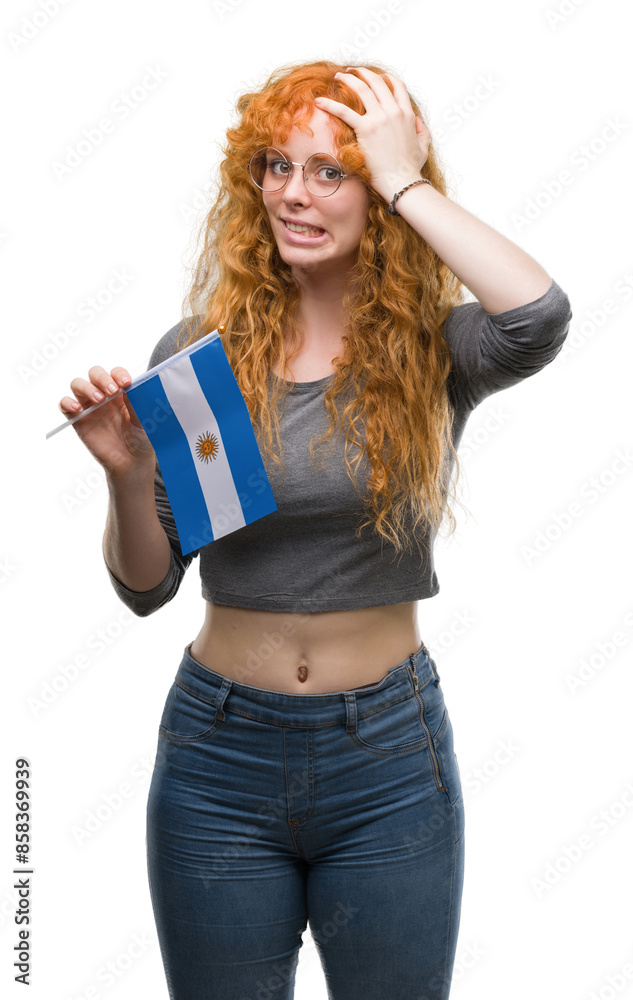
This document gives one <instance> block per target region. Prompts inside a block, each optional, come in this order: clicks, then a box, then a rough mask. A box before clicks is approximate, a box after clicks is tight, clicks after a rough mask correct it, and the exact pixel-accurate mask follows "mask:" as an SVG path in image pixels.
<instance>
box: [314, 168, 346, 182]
mask: <svg viewBox="0 0 633 1000" xmlns="http://www.w3.org/2000/svg"><path fill="white" fill-rule="evenodd" d="M319 174H320V176H321V180H324V181H337V180H338V179H339V178H340V177H341V171H340V170H337V168H336V167H321V169H320V170H319Z"/></svg>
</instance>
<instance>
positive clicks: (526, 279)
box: [316, 66, 552, 313]
mask: <svg viewBox="0 0 633 1000" xmlns="http://www.w3.org/2000/svg"><path fill="white" fill-rule="evenodd" d="M354 72H355V73H357V74H358V76H352V74H351V73H348V72H346V73H337V74H336V77H339V78H340V79H341V81H342V82H343V83H345V84H347V85H348V86H349V87H350V88H351V89H352V90H354V91H356V93H357V94H358V96H359V97H360V98H361V100H362V101H363V104H364V105H365V114H364V115H359V114H358V113H357V112H356V111H353V110H352V109H351V108H349V107H347V105H345V104H342V103H341V102H339V101H334V100H332V99H330V98H327V97H324V98H317V99H316V103H317V105H318V107H319V108H321V109H322V110H323V111H326V112H328V113H329V114H332V115H335V116H336V117H337V118H340V119H342V120H343V121H344V122H346V123H347V124H348V125H349V126H350V128H353V129H354V131H355V132H356V138H357V140H358V143H359V145H360V146H361V148H362V150H363V152H364V154H365V164H366V167H367V169H368V170H369V173H370V175H371V185H372V187H373V188H374V190H375V191H376V192H377V193H378V194H379V195H381V197H383V198H384V199H385V201H386V202H387V203H388V204H390V203H391V201H392V199H393V197H394V195H395V194H397V193H398V192H399V191H401V190H402V189H403V188H404V187H407V185H408V184H411V183H413V181H419V180H420V172H421V170H422V167H423V166H424V163H425V162H426V160H427V158H428V150H429V144H430V140H431V134H430V132H429V130H428V129H427V127H426V125H425V124H424V122H423V121H422V120H421V118H419V117H418V116H417V115H416V114H415V113H414V111H413V108H412V106H411V101H410V99H409V97H408V94H407V90H406V87H405V86H404V84H403V83H402V81H401V80H399V79H398V78H397V77H395V76H392V75H391V74H390V73H387V74H385V75H386V76H388V77H389V79H390V80H391V83H392V86H393V88H394V93H393V94H392V93H391V91H390V90H389V88H388V86H387V84H386V82H385V80H384V79H383V76H382V75H378V74H377V73H374V72H373V71H372V70H368V69H367V68H366V67H362V66H356V67H354ZM396 211H397V212H398V214H399V215H401V216H402V218H403V219H405V220H406V222H408V224H409V225H410V226H412V227H413V229H415V231H416V232H417V233H419V234H420V236H421V237H422V238H423V239H424V240H426V241H427V243H428V244H429V246H431V247H432V248H433V249H434V250H435V252H436V253H437V255H438V257H440V259H441V260H443V261H444V263H445V264H446V265H447V267H449V268H450V269H451V271H452V272H453V274H454V275H455V276H456V277H457V278H459V280H460V281H461V282H462V283H463V284H464V285H465V286H466V287H467V288H468V289H470V291H471V292H472V293H473V295H474V296H475V297H476V298H477V299H478V301H479V302H480V303H481V305H482V306H483V308H484V309H485V310H486V312H488V313H500V312H506V311H507V310H509V309H515V308H517V307H518V306H522V305H526V304H527V303H528V302H533V301H534V300H535V299H538V298H540V297H541V296H542V295H544V294H545V292H546V291H547V290H548V289H549V288H550V286H551V284H552V280H551V278H550V276H549V275H548V273H547V271H545V270H544V269H543V268H542V267H541V265H540V264H537V262H536V261H535V260H534V259H533V258H532V257H530V255H529V254H527V253H525V251H523V250H521V249H520V248H519V247H518V246H516V244H514V243H513V242H512V241H511V240H508V239H506V237H505V236H502V235H501V234H500V233H498V232H496V230H494V229H492V228H491V227H490V226H488V225H487V224H486V223H485V222H481V221H480V220H479V219H477V218H475V216H474V215H471V214H470V212H467V211H466V210H465V209H463V208H460V206H459V205H457V204H455V202H452V201H450V199H448V198H445V197H444V195H443V194H441V193H440V192H439V191H436V190H435V189H434V188H433V187H432V186H431V185H430V184H417V185H416V186H415V187H412V188H410V189H409V190H408V191H406V192H405V193H404V194H403V195H401V196H400V198H398V201H397V203H396Z"/></svg>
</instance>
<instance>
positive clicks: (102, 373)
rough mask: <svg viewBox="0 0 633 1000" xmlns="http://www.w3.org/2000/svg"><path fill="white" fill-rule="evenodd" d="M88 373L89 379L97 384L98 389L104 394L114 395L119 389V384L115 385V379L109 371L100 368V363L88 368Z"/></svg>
mask: <svg viewBox="0 0 633 1000" xmlns="http://www.w3.org/2000/svg"><path fill="white" fill-rule="evenodd" d="M88 375H89V376H90V381H91V382H92V383H93V384H94V385H96V386H97V388H98V389H101V391H102V392H103V393H104V395H106V396H114V394H115V392H118V391H119V388H120V386H118V385H117V383H116V381H115V380H114V379H113V378H112V375H111V374H110V372H108V371H106V370H105V368H102V367H101V365H94V366H93V367H92V368H90V369H89V370H88Z"/></svg>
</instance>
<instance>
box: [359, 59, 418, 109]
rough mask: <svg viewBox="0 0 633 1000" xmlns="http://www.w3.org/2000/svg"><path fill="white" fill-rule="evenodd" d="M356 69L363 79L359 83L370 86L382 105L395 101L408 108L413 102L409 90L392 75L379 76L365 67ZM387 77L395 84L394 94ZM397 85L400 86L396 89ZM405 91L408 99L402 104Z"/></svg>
mask: <svg viewBox="0 0 633 1000" xmlns="http://www.w3.org/2000/svg"><path fill="white" fill-rule="evenodd" d="M354 69H355V70H356V72H357V73H358V74H359V75H360V76H361V78H362V79H361V80H360V81H359V83H362V82H364V83H365V85H366V86H369V87H370V90H371V93H372V94H373V96H374V98H376V99H379V102H380V103H381V104H383V103H385V102H386V103H387V104H388V103H389V102H390V101H395V103H396V104H398V105H399V106H400V107H406V106H407V105H410V104H411V101H410V100H409V98H408V94H407V88H406V87H405V86H404V84H403V83H402V81H401V80H398V79H397V77H395V76H392V75H391V73H382V74H378V73H375V72H374V71H373V70H371V69H367V68H366V67H365V66H355V67H354ZM346 75H349V74H346ZM385 77H389V79H390V80H391V81H392V83H393V84H394V93H392V92H391V90H390V88H389V87H388V86H387V84H386V82H385ZM351 79H352V80H354V79H356V77H352V78H351ZM396 83H397V84H399V86H398V87H395V84H396ZM403 91H404V97H405V98H406V100H405V103H404V104H403V103H402V98H403Z"/></svg>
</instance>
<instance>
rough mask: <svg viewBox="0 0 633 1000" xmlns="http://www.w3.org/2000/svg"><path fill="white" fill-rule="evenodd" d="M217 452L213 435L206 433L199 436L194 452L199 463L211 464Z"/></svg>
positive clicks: (216, 444)
mask: <svg viewBox="0 0 633 1000" xmlns="http://www.w3.org/2000/svg"><path fill="white" fill-rule="evenodd" d="M219 450H220V446H219V444H218V439H217V438H216V436H215V434H209V432H208V431H207V432H206V433H205V434H201V435H200V436H199V438H198V440H197V441H196V452H197V453H198V458H199V459H200V461H201V462H211V461H212V460H213V459H214V458H215V456H216V455H217V453H218V451H219Z"/></svg>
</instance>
